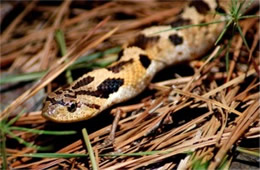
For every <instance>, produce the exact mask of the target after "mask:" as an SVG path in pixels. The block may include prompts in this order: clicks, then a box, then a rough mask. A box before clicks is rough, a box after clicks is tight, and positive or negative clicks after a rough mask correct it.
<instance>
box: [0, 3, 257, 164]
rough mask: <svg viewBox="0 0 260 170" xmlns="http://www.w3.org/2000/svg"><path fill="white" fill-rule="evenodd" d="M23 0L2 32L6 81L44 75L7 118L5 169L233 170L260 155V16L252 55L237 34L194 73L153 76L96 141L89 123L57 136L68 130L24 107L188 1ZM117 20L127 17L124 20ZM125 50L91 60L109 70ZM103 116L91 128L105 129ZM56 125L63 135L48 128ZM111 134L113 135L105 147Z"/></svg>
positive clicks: (252, 31) (251, 25)
mask: <svg viewBox="0 0 260 170" xmlns="http://www.w3.org/2000/svg"><path fill="white" fill-rule="evenodd" d="M20 3H22V5H23V6H24V7H25V8H24V9H23V10H22V12H21V13H19V15H17V17H15V18H14V19H13V20H12V21H11V22H10V23H9V25H8V26H7V27H6V28H5V29H4V30H3V32H2V34H1V62H0V63H1V76H2V75H3V74H7V75H12V74H14V73H15V74H17V73H19V74H24V73H32V72H35V73H38V72H43V74H41V75H40V76H39V77H38V80H37V81H34V83H33V84H32V86H30V87H29V88H27V89H26V90H24V91H22V93H21V94H20V95H19V96H17V98H15V99H14V100H13V101H11V102H10V104H9V105H8V106H6V107H5V109H4V110H3V111H2V113H1V129H2V130H1V156H2V157H3V159H1V160H0V162H1V164H2V168H7V167H9V168H16V169H27V168H32V169H48V168H51V167H52V168H56V169H65V168H71V169H137V168H162V169H173V168H178V169H182V168H183V169H187V168H188V169H192V168H193V169H196V168H208V169H215V168H229V167H230V165H231V162H232V160H233V159H235V157H236V154H237V153H238V152H242V153H247V154H251V155H259V148H258V147H254V146H250V141H258V140H259V132H260V121H259V111H260V109H259V97H260V95H259V85H260V83H259V73H260V72H259V37H260V36H259V18H248V19H244V20H241V21H240V22H239V23H240V26H241V28H242V32H243V35H245V39H246V41H247V43H248V44H249V50H248V49H247V47H246V46H245V44H244V42H243V38H242V37H241V35H240V34H239V33H237V32H234V34H232V35H231V34H230V33H227V35H225V36H224V38H223V40H222V41H221V43H220V44H219V45H217V46H216V47H214V48H213V49H212V50H211V51H210V52H209V54H208V55H207V56H204V58H202V59H198V60H195V61H191V62H190V63H189V64H186V65H185V68H186V67H187V68H190V69H191V71H189V73H188V75H184V76H182V75H181V72H178V71H177V73H174V72H172V73H170V74H169V72H167V73H168V74H169V75H168V77H169V78H167V79H164V80H159V81H157V79H155V80H154V81H153V82H152V83H151V84H150V85H149V87H148V89H147V90H146V91H147V92H146V93H144V94H141V97H138V98H137V99H134V100H132V101H130V102H127V103H123V104H120V105H117V106H115V107H113V108H112V109H111V110H107V111H105V113H102V115H104V114H108V115H109V114H110V115H113V116H114V117H115V119H114V121H113V120H111V121H110V122H106V123H105V124H104V125H103V126H101V127H100V128H98V127H96V128H95V127H94V129H92V130H91V132H90V134H89V135H88V134H87V133H88V132H87V131H86V129H85V126H84V125H83V126H82V123H81V124H80V125H79V126H80V128H81V130H82V131H81V130H78V129H76V128H75V129H70V130H69V131H66V129H65V130H61V133H59V130H60V129H62V126H68V125H65V124H57V125H56V124H55V123H51V122H48V121H46V120H45V119H43V118H42V117H41V111H40V108H38V109H36V110H32V109H31V108H26V107H23V104H24V103H26V102H27V101H28V100H29V99H31V98H32V97H33V96H35V95H40V94H39V92H40V91H41V90H43V89H44V88H45V92H44V95H43V97H44V96H46V94H47V93H48V92H50V91H52V90H54V89H55V88H57V87H58V86H62V85H64V84H59V83H57V81H55V80H56V78H57V77H58V76H63V77H66V78H67V79H68V82H70V81H71V79H72V78H73V76H71V74H73V72H71V71H72V70H73V69H68V68H70V67H71V65H72V64H73V63H74V62H75V61H78V59H79V58H80V57H81V56H86V55H90V54H92V53H94V52H100V51H104V50H106V49H109V48H113V47H116V46H118V45H119V44H121V45H123V44H125V43H126V42H127V41H128V40H129V39H130V38H131V37H133V36H134V35H136V34H137V33H138V31H140V30H142V29H143V28H145V27H147V26H149V25H150V24H151V23H158V24H165V23H169V22H170V21H171V20H173V19H174V18H175V17H174V16H175V15H176V14H178V12H180V10H181V7H182V6H183V3H180V2H175V3H170V2H164V3H159V2H156V1H151V2H149V3H147V2H130V1H129V2H106V3H97V4H95V2H94V1H93V2H89V5H92V6H91V9H83V8H78V7H77V5H75V6H76V7H73V6H72V4H73V2H72V1H64V2H62V3H60V4H58V5H56V6H53V5H46V4H42V5H41V4H38V3H39V2H37V1H33V2H20ZM74 3H75V2H74ZM78 3H79V4H78V5H81V4H80V1H79V2H78ZM11 4H12V3H11ZM13 5H14V4H13ZM16 5H17V4H16ZM20 5H21V4H20ZM14 7H15V6H14ZM37 12H38V13H41V15H39V16H37V15H36V16H35V17H33V22H32V21H30V22H28V18H27V17H28V16H29V15H32V14H34V13H37ZM119 14H120V15H123V16H125V18H124V19H118V15H119ZM127 16H128V18H127ZM129 18H130V19H129ZM23 21H26V22H23ZM1 22H2V20H1ZM57 29H59V30H61V31H62V32H63V34H64V37H65V38H64V41H65V42H66V43H65V44H66V45H65V46H66V50H65V51H66V52H64V54H63V55H62V56H61V55H60V48H59V45H58V43H57V40H56V39H55V34H56V30H57ZM231 36H232V38H231ZM117 52H118V51H117ZM117 52H114V53H112V54H108V55H103V56H102V55H101V57H99V58H95V59H94V60H91V61H90V63H92V64H93V63H99V65H98V64H94V67H95V68H96V67H101V65H102V64H103V65H102V66H104V65H107V64H109V63H111V62H113V61H114V59H115V56H116V53H117ZM102 54H105V53H102ZM100 63H101V64H100ZM81 64H82V63H81ZM83 64H85V65H88V64H87V63H83ZM173 67H175V66H173ZM91 68H93V67H91ZM177 68H178V67H177ZM76 69H77V68H76ZM88 69H89V68H88ZM63 72H66V75H63V74H62V73H63ZM82 74H83V73H82ZM160 74H165V72H161V73H159V76H160ZM68 77H69V78H68ZM14 84H17V82H16V83H11V85H14ZM11 85H9V84H8V83H6V84H4V85H3V87H1V89H2V90H3V88H4V87H5V88H6V89H8V88H10V87H12V86H11ZM20 85H23V84H20ZM13 90H15V88H10V89H9V91H11V92H12V91H13ZM1 93H2V94H1V96H2V95H3V93H4V92H1ZM43 97H42V98H40V103H42V102H43ZM38 102H39V101H38ZM1 107H2V106H1ZM28 110H30V111H28ZM99 118H100V117H98V118H94V119H91V120H88V121H86V122H85V123H83V124H86V126H87V124H88V123H89V122H91V121H97V122H95V123H94V124H102V121H100V122H99ZM48 125H52V127H55V126H59V129H58V131H57V130H55V129H54V131H52V129H46V127H47V126H48ZM111 128H114V130H115V134H114V138H112V139H113V141H112V143H109V144H106V141H107V139H111V138H110V137H111V136H110V131H111ZM87 130H88V129H87ZM63 132H64V133H63ZM76 133H77V135H75V134H76ZM81 133H82V134H81ZM49 135H54V136H51V137H50V136H49ZM60 135H71V136H70V137H69V138H70V140H71V141H72V142H70V143H69V144H66V145H62V147H60V148H59V149H57V148H52V149H49V150H48V149H44V146H51V145H52V143H53V142H55V141H58V142H60V143H62V141H63V138H64V136H60ZM66 139H68V137H67V138H66ZM244 143H246V144H244ZM248 143H249V144H248ZM41 150H43V151H41Z"/></svg>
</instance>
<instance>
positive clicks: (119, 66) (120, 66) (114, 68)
mask: <svg viewBox="0 0 260 170" xmlns="http://www.w3.org/2000/svg"><path fill="white" fill-rule="evenodd" d="M133 62H134V60H133V59H132V58H131V59H129V60H127V61H120V62H118V63H117V64H115V65H113V66H110V67H108V68H107V70H109V71H112V72H113V73H119V72H120V71H121V70H122V69H123V68H124V66H125V65H127V64H131V63H133Z"/></svg>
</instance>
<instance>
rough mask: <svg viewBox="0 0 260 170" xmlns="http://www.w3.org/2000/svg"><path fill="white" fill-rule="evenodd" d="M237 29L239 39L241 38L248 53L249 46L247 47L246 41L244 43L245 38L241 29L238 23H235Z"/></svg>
mask: <svg viewBox="0 0 260 170" xmlns="http://www.w3.org/2000/svg"><path fill="white" fill-rule="evenodd" d="M237 29H238V31H239V34H240V36H241V38H242V40H243V42H244V44H245V46H246V48H247V50H248V51H250V49H249V46H248V44H247V41H246V38H245V36H244V34H243V32H242V30H241V27H240V26H239V23H237Z"/></svg>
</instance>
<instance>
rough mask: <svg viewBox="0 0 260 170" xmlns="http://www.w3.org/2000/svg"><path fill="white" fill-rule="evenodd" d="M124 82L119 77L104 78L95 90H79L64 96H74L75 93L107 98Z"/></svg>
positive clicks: (75, 95)
mask: <svg viewBox="0 0 260 170" xmlns="http://www.w3.org/2000/svg"><path fill="white" fill-rule="evenodd" d="M123 84H124V80H123V79H120V78H117V79H115V78H113V79H110V78H108V79H106V80H104V81H103V82H102V83H100V85H99V86H98V87H97V90H95V91H87V90H79V91H75V92H74V94H65V95H64V96H65V97H70V98H76V97H77V95H90V96H95V97H100V98H108V97H109V95H110V94H111V93H114V92H116V91H117V90H118V89H119V87H120V86H122V85H123Z"/></svg>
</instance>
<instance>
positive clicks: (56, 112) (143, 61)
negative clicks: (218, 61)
mask: <svg viewBox="0 0 260 170" xmlns="http://www.w3.org/2000/svg"><path fill="white" fill-rule="evenodd" d="M227 3H228V1H227ZM223 8H224V9H225V6H223ZM215 9H221V8H219V7H218V2H216V1H215V0H197V1H191V2H190V3H189V4H188V5H187V6H186V7H185V8H184V9H183V10H182V12H181V13H180V15H179V16H178V17H177V19H176V20H175V21H174V22H172V23H171V24H170V25H165V26H154V27H149V28H147V29H144V30H143V31H141V32H140V34H139V35H138V36H137V37H136V38H135V40H134V41H133V42H132V43H130V44H129V45H128V46H127V48H125V49H123V50H122V51H121V52H120V53H119V54H118V61H116V62H115V63H113V64H112V65H110V66H109V67H107V68H102V69H97V70H94V71H92V72H89V73H87V74H85V75H84V76H83V77H81V78H79V79H78V80H76V81H75V82H74V83H73V84H72V85H71V86H70V87H67V88H64V89H62V88H60V89H58V90H56V91H55V92H53V93H50V94H49V95H48V97H47V98H46V102H45V105H44V107H43V110H42V112H43V116H44V117H45V118H47V119H50V120H53V121H56V122H75V121H80V120H86V119H89V118H92V117H93V116H95V115H97V114H98V113H100V112H102V111H103V110H105V109H107V108H108V107H110V106H112V105H113V104H116V103H120V102H122V101H125V100H128V99H130V98H133V97H134V96H136V95H138V94H139V93H141V92H142V90H144V89H145V88H146V87H147V85H148V84H149V83H150V81H151V79H152V78H153V77H154V75H155V74H156V73H157V72H158V71H160V70H161V69H163V68H164V67H166V66H167V65H172V64H177V63H180V62H183V61H185V60H192V59H194V58H197V57H200V56H202V55H203V54H205V52H207V51H208V50H209V49H210V48H211V47H212V46H213V45H214V42H215V40H216V39H217V37H218V35H219V34H220V32H221V31H222V29H223V28H224V23H218V24H211V25H207V26H206V27H189V28H185V29H180V30H174V29H172V28H173V27H179V26H184V25H190V24H199V23H202V22H212V21H215V20H220V19H225V18H224V16H220V15H216V14H215Z"/></svg>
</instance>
